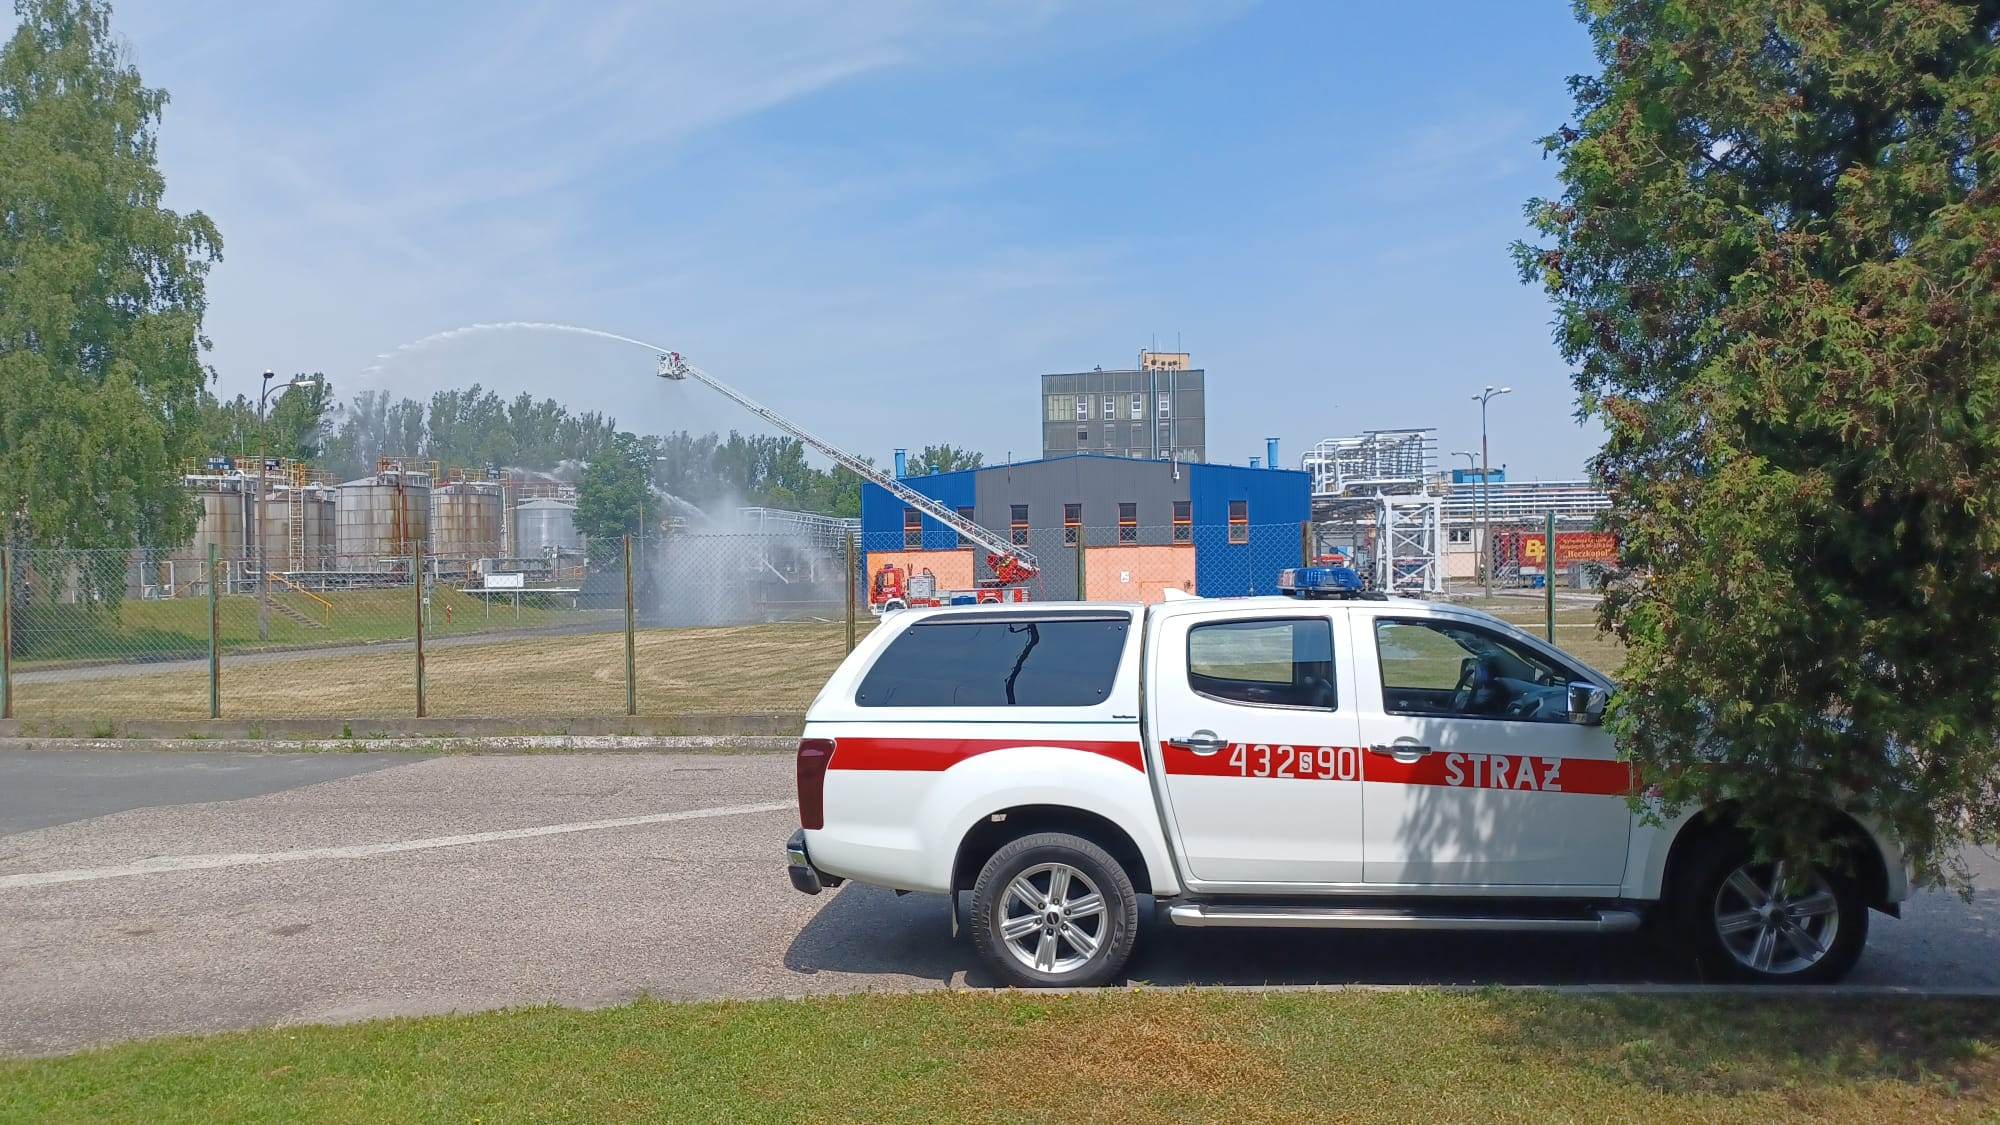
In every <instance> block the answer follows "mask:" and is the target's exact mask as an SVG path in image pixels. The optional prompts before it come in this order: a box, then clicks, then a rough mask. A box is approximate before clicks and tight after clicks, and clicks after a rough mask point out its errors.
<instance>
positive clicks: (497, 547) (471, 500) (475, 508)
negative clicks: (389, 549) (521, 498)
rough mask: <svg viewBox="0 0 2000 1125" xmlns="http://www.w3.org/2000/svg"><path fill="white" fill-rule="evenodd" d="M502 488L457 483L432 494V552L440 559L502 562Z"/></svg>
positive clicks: (475, 482)
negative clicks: (497, 560) (493, 559)
mask: <svg viewBox="0 0 2000 1125" xmlns="http://www.w3.org/2000/svg"><path fill="white" fill-rule="evenodd" d="M504 510H505V508H504V503H503V500H502V497H501V495H500V486H499V485H497V484H489V483H487V482H484V481H453V482H452V483H450V484H445V485H440V486H438V487H437V488H435V489H433V490H431V548H430V552H431V554H432V555H434V556H436V557H437V558H440V559H461V560H466V561H473V560H477V559H491V558H499V557H500V556H501V555H503V554H505V553H506V552H505V551H504V550H503V548H502V546H501V536H500V530H501V514H502V512H503V511H504Z"/></svg>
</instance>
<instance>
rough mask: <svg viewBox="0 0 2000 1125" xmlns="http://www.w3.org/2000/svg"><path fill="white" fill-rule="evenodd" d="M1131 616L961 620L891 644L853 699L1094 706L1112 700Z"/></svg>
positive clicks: (882, 703)
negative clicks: (1111, 695)
mask: <svg viewBox="0 0 2000 1125" xmlns="http://www.w3.org/2000/svg"><path fill="white" fill-rule="evenodd" d="M1130 629H1131V622H1130V620H1129V619H1126V618H1122V617H1121V618H1069V619H1063V618H1056V619H1051V620H1033V619H1022V618H1011V619H1000V620H985V621H980V620H960V621H951V620H946V621H937V622H923V623H920V624H917V625H912V626H910V627H909V628H908V629H906V630H904V632H903V634H902V635H901V636H899V637H897V638H896V639H895V640H893V641H890V642H889V647H888V648H886V649H884V650H883V651H882V655H881V656H879V657H877V658H876V660H875V663H874V665H873V666H872V667H870V668H869V669H868V674H867V675H866V676H864V677H862V680H861V686H860V688H859V689H857V690H856V691H855V693H854V702H855V703H857V704H859V705H860V706H863V707H1093V706H1096V705H1097V704H1099V703H1102V702H1104V701H1105V700H1106V699H1108V698H1109V697H1110V694H1111V684H1112V681H1113V680H1114V679H1115V678H1116V677H1117V675H1118V662H1119V660H1120V658H1121V657H1122V656H1123V654H1124V651H1125V637H1126V634H1127V633H1128V632H1129V631H1130Z"/></svg>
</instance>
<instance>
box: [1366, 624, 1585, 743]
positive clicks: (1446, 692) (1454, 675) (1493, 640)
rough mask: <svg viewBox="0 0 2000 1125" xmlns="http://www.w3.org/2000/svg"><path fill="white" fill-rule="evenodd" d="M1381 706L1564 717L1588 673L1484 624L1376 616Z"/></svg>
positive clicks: (1552, 719) (1411, 711)
mask: <svg viewBox="0 0 2000 1125" xmlns="http://www.w3.org/2000/svg"><path fill="white" fill-rule="evenodd" d="M1375 651H1376V653H1377V654H1378V656H1379V657H1380V660H1381V668H1382V709H1383V710H1384V711H1387V712H1388V713H1390V714H1392V715H1430V716H1448V717H1453V718H1464V719H1512V720H1515V721H1520V722H1541V723H1562V722H1568V721H1569V702H1568V689H1569V685H1570V684H1571V683H1572V682H1584V681H1585V680H1586V677H1585V676H1583V675H1582V674H1581V673H1579V672H1577V671H1576V670H1574V669H1571V668H1567V667H1565V666H1563V665H1561V664H1558V663H1556V662H1554V661H1552V660H1549V659H1548V658H1547V657H1544V656H1542V655H1541V654H1540V653H1538V652H1536V651H1534V650H1533V649H1530V648H1528V647H1527V646H1525V645H1522V644H1518V643H1516V642H1514V641H1512V640H1510V639H1508V638H1506V637H1503V636H1501V635H1500V634H1499V633H1496V632H1494V631H1492V630H1490V629H1482V628H1479V627H1478V626H1474V625H1467V624H1464V623H1462V622H1457V621H1439V620H1394V619H1388V618H1383V619H1380V620H1377V621H1376V622H1375Z"/></svg>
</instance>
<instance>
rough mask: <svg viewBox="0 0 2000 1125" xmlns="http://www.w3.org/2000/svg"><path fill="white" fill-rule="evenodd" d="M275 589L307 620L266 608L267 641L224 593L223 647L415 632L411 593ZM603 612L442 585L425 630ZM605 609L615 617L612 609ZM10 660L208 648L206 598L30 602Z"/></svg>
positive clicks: (477, 628) (591, 616) (246, 598)
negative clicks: (518, 602) (491, 598)
mask: <svg viewBox="0 0 2000 1125" xmlns="http://www.w3.org/2000/svg"><path fill="white" fill-rule="evenodd" d="M320 597H322V598H323V599H324V601H325V603H326V604H321V603H320V602H319V601H315V600H313V599H312V598H309V597H307V596H306V595H304V594H300V593H295V592H291V591H275V592H274V593H273V594H272V601H273V602H274V603H277V604H279V605H283V606H287V607H289V608H291V609H293V610H294V611H296V612H297V613H299V614H301V615H303V616H305V617H307V618H309V619H310V620H311V621H313V622H314V624H312V625H308V624H305V623H304V622H302V621H297V620H294V619H293V618H291V617H287V616H285V615H284V614H283V613H282V612H278V611H273V612H272V613H271V614H270V622H269V634H270V639H269V640H268V641H259V640H258V637H257V599H256V598H255V597H252V596H250V595H247V594H232V595H228V596H225V597H223V598H222V599H220V601H219V603H218V605H217V610H216V618H217V628H218V633H217V636H218V638H219V640H220V641H221V644H222V649H223V651H224V652H225V653H234V652H254V651H256V650H258V649H260V648H290V647H300V646H319V645H340V644H357V643H365V642H370V641H386V640H405V639H408V638H410V637H413V636H415V635H416V614H417V605H416V598H415V596H414V594H413V593H412V592H411V591H410V590H408V589H402V590H346V591H333V592H329V593H326V594H324V595H320ZM606 616H607V614H606V613H605V612H604V611H588V610H573V609H570V608H568V607H567V604H566V603H565V604H564V605H560V606H557V605H537V604H534V601H533V599H532V597H531V598H530V599H529V600H528V601H527V602H525V603H524V604H523V605H522V606H521V608H520V609H519V610H518V611H516V610H515V609H514V607H513V605H512V604H511V603H510V602H503V601H498V600H496V601H495V602H494V603H493V604H492V605H491V606H488V605H487V604H486V603H484V602H483V601H482V600H481V599H480V598H478V597H477V596H474V595H471V594H465V593H461V592H459V591H457V590H454V589H451V588H449V587H438V588H436V589H434V590H433V591H432V594H431V606H430V614H429V619H428V623H427V625H426V628H427V629H428V631H429V633H430V634H431V635H433V636H446V635H453V634H460V633H476V632H488V631H495V630H503V629H524V628H536V627H540V626H547V625H558V624H563V623H565V622H572V621H583V620H598V619H604V618H606ZM611 616H615V614H614V615H611ZM14 637H15V641H14V643H15V646H16V647H15V667H17V668H20V669H22V670H27V669H32V668H35V667H37V666H46V665H50V664H63V663H75V662H92V661H121V660H141V659H195V658H200V657H205V656H207V655H208V599H207V598H205V597H191V598H170V599H164V600H158V601H146V600H142V599H139V598H126V599H124V600H122V601H121V602H119V604H118V605H117V607H116V608H115V609H113V610H106V609H102V608H98V607H92V606H85V605H38V606H33V607H31V608H29V609H27V610H24V611H23V612H22V614H21V617H20V620H19V621H18V622H17V623H16V625H15V631H14Z"/></svg>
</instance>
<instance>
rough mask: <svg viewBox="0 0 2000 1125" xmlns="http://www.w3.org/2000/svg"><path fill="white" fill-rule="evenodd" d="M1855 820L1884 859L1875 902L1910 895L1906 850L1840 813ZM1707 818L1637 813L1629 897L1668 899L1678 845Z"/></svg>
mask: <svg viewBox="0 0 2000 1125" xmlns="http://www.w3.org/2000/svg"><path fill="white" fill-rule="evenodd" d="M1839 815H1840V816H1842V817H1845V818H1846V819H1847V820H1848V821H1851V822H1852V823H1853V824H1854V825H1855V826H1856V827H1858V828H1859V829H1860V831H1861V834H1862V835H1863V836H1864V837H1865V838H1866V839H1867V840H1868V842H1869V843H1871V844H1873V845H1874V847H1875V853H1876V855H1877V856H1878V857H1880V859H1881V863H1882V886H1881V888H1880V891H1881V895H1880V899H1881V901H1879V902H1876V903H1873V904H1871V905H1874V906H1877V907H1889V906H1893V905H1895V904H1896V903H1899V902H1902V901H1903V900H1904V899H1907V898H1908V897H1909V896H1910V872H1909V867H1908V865H1907V863H1906V862H1905V861H1904V859H1903V851H1902V849H1901V848H1899V847H1897V846H1896V843H1895V841H1894V840H1892V839H1890V838H1889V836H1888V835H1887V834H1886V833H1884V832H1883V831H1882V829H1881V827H1880V826H1879V825H1876V824H1872V823H1870V822H1869V821H1867V820H1864V819H1861V818H1859V817H1854V816H1850V815H1848V814H1845V813H1841V814H1839ZM1703 821H1704V818H1703V817H1702V815H1701V810H1699V809H1684V810H1682V811H1681V813H1680V815H1678V816H1676V817H1674V818H1672V819H1670V820H1666V821H1664V822H1663V823H1661V824H1660V825H1658V826H1654V825H1649V824H1647V823H1646V822H1645V818H1644V816H1643V814H1642V815H1640V816H1635V817H1633V820H1632V843H1631V848H1630V850H1629V851H1628V852H1627V853H1626V855H1627V857H1628V858H1627V861H1626V867H1625V886H1624V887H1623V891H1624V894H1625V895H1626V897H1628V898H1633V899H1639V900H1642V901H1658V900H1661V899H1664V898H1665V897H1666V896H1667V895H1668V893H1669V892H1670V890H1671V888H1669V887H1668V886H1667V885H1666V884H1667V868H1668V864H1669V863H1670V862H1671V861H1672V859H1673V855H1674V852H1675V849H1676V848H1677V847H1678V846H1679V845H1680V844H1681V843H1682V842H1683V837H1684V836H1686V835H1687V833H1688V832H1690V831H1693V830H1697V829H1698V828H1699V827H1700V826H1701V825H1702V824H1703Z"/></svg>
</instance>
